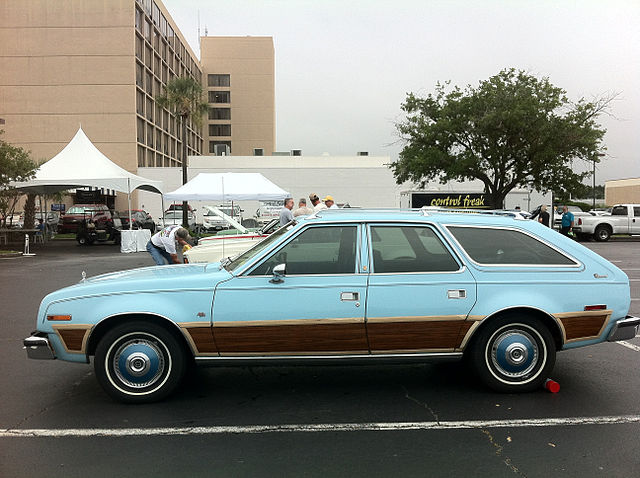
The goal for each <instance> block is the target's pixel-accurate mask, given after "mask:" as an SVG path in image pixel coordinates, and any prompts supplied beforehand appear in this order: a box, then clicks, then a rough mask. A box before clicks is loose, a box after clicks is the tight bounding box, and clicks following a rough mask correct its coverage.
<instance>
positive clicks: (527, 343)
mask: <svg viewBox="0 0 640 478" xmlns="http://www.w3.org/2000/svg"><path fill="white" fill-rule="evenodd" d="M478 334H479V335H478V336H477V337H475V339H474V341H473V344H472V346H471V350H470V357H469V358H470V360H471V365H472V367H473V368H474V369H475V371H476V373H477V374H478V376H479V377H480V379H481V380H482V381H483V382H484V383H485V384H486V385H488V386H489V387H490V388H492V389H494V390H496V391H499V392H528V391H531V390H534V389H536V388H539V387H541V386H542V385H543V383H544V381H545V380H546V379H547V378H548V376H549V374H550V373H551V370H552V369H553V366H554V365H555V358H556V349H555V345H554V341H553V337H552V336H551V333H550V332H549V330H548V328H547V327H546V326H545V325H544V324H542V322H540V321H539V320H537V319H536V318H534V317H531V316H528V315H519V314H506V315H504V316H502V317H500V318H497V319H495V320H493V321H491V322H490V323H488V324H487V325H486V326H485V327H483V328H482V329H481V330H480V331H479V332H478Z"/></svg>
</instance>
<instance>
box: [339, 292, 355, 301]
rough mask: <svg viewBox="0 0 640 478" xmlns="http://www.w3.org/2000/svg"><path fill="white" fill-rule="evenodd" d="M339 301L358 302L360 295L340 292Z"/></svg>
mask: <svg viewBox="0 0 640 478" xmlns="http://www.w3.org/2000/svg"><path fill="white" fill-rule="evenodd" d="M340 300H341V301H343V302H344V301H346V300H360V293H359V292H340Z"/></svg>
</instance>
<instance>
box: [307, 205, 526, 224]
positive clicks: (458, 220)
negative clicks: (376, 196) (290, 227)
mask: <svg viewBox="0 0 640 478" xmlns="http://www.w3.org/2000/svg"><path fill="white" fill-rule="evenodd" d="M299 220H300V221H301V222H302V221H304V222H307V221H309V222H315V221H319V222H332V221H336V220H337V221H342V220H346V221H367V222H372V221H373V222H375V221H383V222H384V221H416V222H429V223H439V224H475V225H502V226H508V225H511V226H514V225H518V224H522V223H527V222H530V221H527V220H526V219H522V218H519V217H513V214H508V213H504V212H502V213H501V212H497V211H487V210H469V209H464V210H463V209H450V210H444V209H428V208H424V209H360V208H344V209H323V210H321V211H317V212H315V213H314V214H311V215H309V216H305V217H301V218H299Z"/></svg>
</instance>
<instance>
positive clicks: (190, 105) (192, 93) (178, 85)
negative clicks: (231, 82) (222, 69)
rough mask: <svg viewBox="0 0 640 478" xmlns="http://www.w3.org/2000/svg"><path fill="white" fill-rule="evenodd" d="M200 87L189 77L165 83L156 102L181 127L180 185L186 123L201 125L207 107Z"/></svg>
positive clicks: (185, 223)
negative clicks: (174, 118)
mask: <svg viewBox="0 0 640 478" xmlns="http://www.w3.org/2000/svg"><path fill="white" fill-rule="evenodd" d="M202 95H203V90H202V85H200V83H198V82H197V81H196V80H194V79H193V78H190V77H180V78H174V79H173V80H169V81H167V84H166V85H165V86H164V88H163V89H162V93H160V94H159V95H158V96H156V102H157V103H158V105H160V106H161V107H162V108H166V109H168V110H169V111H171V112H172V113H173V114H175V115H176V117H177V118H178V119H179V121H180V124H181V126H182V128H181V129H182V184H185V183H186V182H187V122H188V121H192V123H195V124H196V125H201V123H202V116H203V115H204V114H205V113H206V112H207V110H208V109H209V106H208V105H207V103H206V102H205V101H204V100H203V98H202ZM182 225H183V226H184V227H188V226H189V224H188V213H187V201H184V202H183V203H182Z"/></svg>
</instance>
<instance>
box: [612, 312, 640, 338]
mask: <svg viewBox="0 0 640 478" xmlns="http://www.w3.org/2000/svg"><path fill="white" fill-rule="evenodd" d="M639 325H640V317H633V316H631V315H627V316H626V317H625V318H624V319H620V320H617V321H616V323H615V324H614V325H613V328H612V329H611V332H609V337H607V340H608V341H609V342H617V341H618V340H629V339H632V338H634V337H635V336H636V335H637V334H638V326H639Z"/></svg>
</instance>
